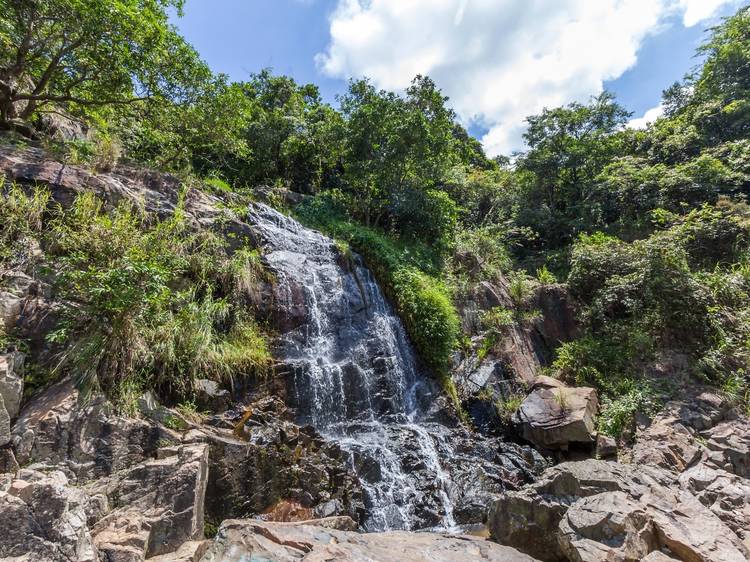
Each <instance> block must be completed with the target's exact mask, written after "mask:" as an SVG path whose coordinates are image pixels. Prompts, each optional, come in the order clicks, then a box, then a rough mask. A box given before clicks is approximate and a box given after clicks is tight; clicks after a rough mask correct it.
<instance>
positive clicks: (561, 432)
mask: <svg viewBox="0 0 750 562" xmlns="http://www.w3.org/2000/svg"><path fill="white" fill-rule="evenodd" d="M598 407H599V404H598V400H597V397H596V391H595V390H594V389H593V388H583V387H582V388H571V387H567V386H565V385H564V384H563V383H561V382H560V381H558V380H555V379H552V378H550V377H543V376H541V377H538V378H537V379H536V381H535V382H534V385H533V386H532V387H531V392H530V393H529V395H528V396H527V397H526V399H525V400H524V401H523V403H522V404H521V407H520V408H519V409H518V411H517V412H516V413H515V415H514V416H513V423H514V425H515V426H516V427H517V428H518V431H519V433H520V434H521V435H522V436H523V438H524V439H526V440H527V441H530V442H531V443H534V444H535V445H536V446H537V447H541V448H543V449H567V448H568V447H569V446H571V445H576V444H578V445H581V444H584V445H591V444H592V443H594V442H595V440H596V424H595V421H594V417H595V416H596V414H597V412H598Z"/></svg>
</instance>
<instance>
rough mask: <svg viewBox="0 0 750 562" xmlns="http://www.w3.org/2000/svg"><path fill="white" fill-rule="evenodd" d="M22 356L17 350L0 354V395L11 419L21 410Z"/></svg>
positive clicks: (23, 356)
mask: <svg viewBox="0 0 750 562" xmlns="http://www.w3.org/2000/svg"><path fill="white" fill-rule="evenodd" d="M24 358H25V355H24V354H23V353H20V352H18V351H15V352H11V353H6V354H5V355H0V395H1V396H2V397H3V403H4V404H5V410H6V411H7V412H8V415H9V416H10V417H11V419H13V418H15V417H16V416H18V413H19V412H20V411H21V400H22V398H23V374H22V371H23V363H24Z"/></svg>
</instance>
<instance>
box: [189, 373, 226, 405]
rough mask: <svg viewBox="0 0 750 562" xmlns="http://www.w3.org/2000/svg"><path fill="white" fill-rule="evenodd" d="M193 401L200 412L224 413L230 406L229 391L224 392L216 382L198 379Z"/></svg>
mask: <svg viewBox="0 0 750 562" xmlns="http://www.w3.org/2000/svg"><path fill="white" fill-rule="evenodd" d="M195 393H196V395H195V401H196V404H197V406H198V408H200V409H201V410H208V411H211V412H224V411H226V410H227V409H228V408H229V405H230V404H231V401H232V400H231V396H230V394H229V391H227V390H224V389H223V388H221V387H220V386H219V383H217V382H216V381H211V380H207V379H199V380H197V381H196V388H195Z"/></svg>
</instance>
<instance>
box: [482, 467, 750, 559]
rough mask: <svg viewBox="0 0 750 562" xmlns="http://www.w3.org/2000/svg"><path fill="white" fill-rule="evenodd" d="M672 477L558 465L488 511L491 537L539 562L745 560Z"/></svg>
mask: <svg viewBox="0 0 750 562" xmlns="http://www.w3.org/2000/svg"><path fill="white" fill-rule="evenodd" d="M675 484H676V483H675V478H674V475H672V474H671V473H669V472H667V471H664V470H662V469H659V468H656V467H652V466H632V465H624V464H619V463H613V462H605V461H598V460H593V459H591V460H586V461H581V462H570V463H563V464H560V465H557V466H555V467H552V468H550V469H548V470H547V471H545V473H544V475H543V477H542V478H541V479H540V480H539V481H538V482H536V483H534V484H532V485H531V486H529V487H528V488H526V489H524V490H522V491H519V492H509V493H506V494H504V495H503V496H502V497H501V498H500V499H499V500H497V501H496V502H495V503H494V504H493V505H492V507H491V509H490V515H489V525H490V531H491V535H492V537H493V538H495V539H496V540H497V541H498V542H501V543H502V544H508V545H510V546H514V547H516V548H518V549H519V550H522V551H524V552H527V553H529V554H531V555H532V556H536V557H538V558H540V559H541V560H550V561H555V560H585V561H588V560H592V561H593V560H623V561H625V560H633V561H635V560H639V559H641V558H642V557H644V556H645V555H646V554H648V553H650V552H652V551H654V550H660V551H663V552H668V553H671V554H672V555H674V556H675V557H677V558H678V559H681V560H705V561H709V560H711V561H714V560H716V561H719V560H726V561H729V560H736V561H738V562H739V561H740V560H745V557H746V556H747V555H748V551H747V549H746V548H745V546H744V545H743V544H742V543H741V541H740V540H739V538H738V537H737V536H736V535H735V534H734V533H732V531H731V530H730V529H729V528H728V527H727V526H726V525H725V524H724V523H723V522H722V521H721V520H720V519H719V518H718V517H717V516H716V515H714V514H713V513H712V512H711V511H710V510H709V509H708V508H706V507H705V506H704V505H702V504H701V503H700V502H699V501H698V500H697V499H696V498H695V497H694V496H692V495H691V494H690V493H688V492H684V491H681V490H679V488H677V486H676V485H675Z"/></svg>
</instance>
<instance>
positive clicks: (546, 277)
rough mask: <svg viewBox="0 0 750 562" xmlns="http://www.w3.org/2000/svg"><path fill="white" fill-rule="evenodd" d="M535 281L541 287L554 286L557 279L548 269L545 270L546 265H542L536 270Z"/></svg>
mask: <svg viewBox="0 0 750 562" xmlns="http://www.w3.org/2000/svg"><path fill="white" fill-rule="evenodd" d="M536 279H537V281H539V282H540V283H541V284H542V285H554V284H555V283H557V278H556V277H555V276H554V275H553V273H552V272H551V271H550V270H549V269H547V266H546V265H543V266H542V267H540V268H539V269H537V270H536Z"/></svg>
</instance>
